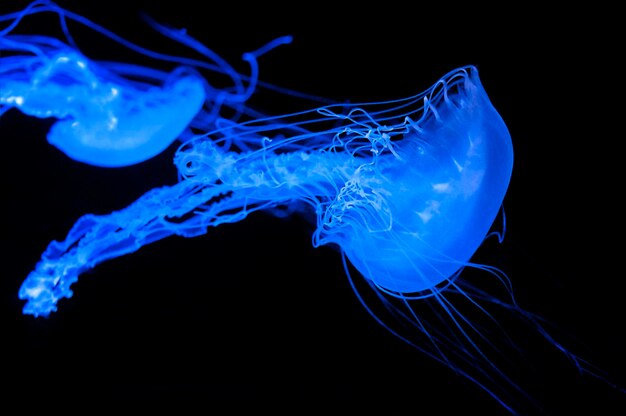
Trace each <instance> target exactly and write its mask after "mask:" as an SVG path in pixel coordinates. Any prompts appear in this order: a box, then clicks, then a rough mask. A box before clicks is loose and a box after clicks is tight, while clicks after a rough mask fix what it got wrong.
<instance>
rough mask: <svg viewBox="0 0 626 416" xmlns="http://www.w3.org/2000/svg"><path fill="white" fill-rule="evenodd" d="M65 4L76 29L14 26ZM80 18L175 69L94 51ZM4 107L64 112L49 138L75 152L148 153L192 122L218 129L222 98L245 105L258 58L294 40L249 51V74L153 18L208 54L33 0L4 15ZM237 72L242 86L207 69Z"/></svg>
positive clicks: (90, 158) (0, 94) (84, 155)
mask: <svg viewBox="0 0 626 416" xmlns="http://www.w3.org/2000/svg"><path fill="white" fill-rule="evenodd" d="M44 12H47V13H55V14H57V15H58V17H59V18H60V19H61V22H62V28H63V31H64V32H65V37H66V39H64V40H59V39H56V38H54V37H48V36H43V35H19V34H13V33H12V32H13V31H15V29H16V27H17V26H18V25H19V23H20V22H21V21H22V20H23V19H25V18H26V17H28V16H29V15H32V14H37V13H44ZM69 20H71V21H76V22H78V23H80V24H82V25H84V26H87V27H89V28H90V29H93V30H94V31H96V32H98V33H100V34H102V35H104V36H106V37H108V38H110V39H111V40H112V41H114V42H115V43H118V44H121V45H122V46H124V47H126V48H129V49H131V50H133V51H135V52H138V53H140V54H141V55H143V56H144V58H152V59H155V60H159V61H162V62H163V61H165V62H167V63H170V64H174V65H175V68H174V69H172V70H171V71H162V70H156V69H153V68H149V67H145V66H141V65H132V64H128V63H121V62H106V61H94V60H91V59H89V58H87V57H86V56H85V55H84V54H83V53H82V52H81V51H80V50H79V49H78V47H77V46H76V45H75V44H74V41H73V39H72V36H71V34H70V33H69V31H68V29H67V25H68V21H69ZM3 21H9V22H10V24H9V25H8V26H7V27H6V28H5V29H3V30H0V116H1V115H2V113H3V112H4V111H6V110H8V109H10V108H16V109H19V110H20V111H22V112H23V113H25V114H28V115H31V116H34V117H39V118H48V117H53V118H56V119H58V121H57V122H56V123H55V124H53V126H52V128H51V129H50V131H49V133H48V141H49V142H50V143H51V144H53V145H54V146H56V147H57V148H59V149H60V150H61V151H63V152H64V153H65V154H67V155H68V156H69V157H71V158H72V159H74V160H77V161H80V162H84V163H88V164H91V165H96V166H103V167H120V166H127V165H132V164H136V163H139V162H142V161H144V160H146V159H149V158H151V157H153V156H155V155H157V154H159V153H161V152H162V151H163V150H165V149H166V148H167V147H168V146H169V145H170V144H171V143H172V142H173V141H175V140H176V139H177V138H181V139H183V140H184V139H185V138H186V137H190V136H192V135H193V133H192V132H191V130H190V127H195V128H202V129H205V130H206V129H211V128H213V126H214V125H215V124H216V123H218V122H219V120H220V119H221V116H220V113H221V110H222V107H229V108H230V109H231V112H232V111H233V110H234V111H235V112H240V113H245V112H246V111H247V109H246V108H245V107H244V105H243V104H244V103H245V101H246V100H247V99H248V98H249V96H250V95H251V93H252V92H253V90H254V88H255V86H256V76H257V73H256V71H257V66H256V58H257V57H258V56H259V55H261V54H262V53H264V52H266V51H267V50H269V49H271V48H272V47H274V46H276V45H278V44H281V43H287V42H289V41H290V38H289V37H285V38H279V39H277V40H275V41H274V42H272V43H270V45H269V46H268V47H266V48H264V49H262V50H259V51H257V52H256V53H247V54H245V55H244V59H245V60H247V61H248V62H249V64H250V66H251V68H252V75H251V76H250V77H247V78H248V79H249V82H248V84H247V85H245V83H244V77H243V76H242V75H240V74H238V73H237V72H235V70H234V69H232V68H231V67H230V66H229V65H228V64H227V63H226V62H224V61H223V60H222V59H221V58H220V57H219V56H217V55H215V53H213V52H212V51H211V50H209V49H207V48H206V47H204V46H203V45H200V44H199V43H198V42H197V41H195V40H194V39H193V38H191V37H190V36H188V35H187V34H185V33H184V32H180V31H174V30H171V29H167V28H165V27H163V26H161V25H159V24H158V23H156V22H151V24H152V26H153V27H154V29H156V30H157V31H159V32H161V33H162V34H164V35H165V36H168V37H169V38H171V39H173V40H175V41H177V42H180V43H181V44H183V45H185V46H186V47H188V48H190V49H193V50H195V51H196V52H199V53H200V54H202V55H203V56H204V57H206V58H207V61H197V60H193V59H187V58H183V57H173V56H167V55H163V54H159V53H155V52H152V51H149V50H146V49H144V48H142V47H140V46H137V45H135V44H132V43H130V42H128V41H126V40H124V39H121V38H119V37H118V36H117V35H115V34H113V33H111V32H109V31H107V30H106V29H104V28H102V27H100V26H98V25H96V24H94V23H92V22H90V21H88V20H86V19H84V18H83V17H81V16H78V15H75V14H73V13H71V12H68V11H66V10H64V9H61V8H60V7H58V6H56V5H55V4H54V3H51V2H49V1H45V0H42V1H36V2H33V3H32V4H31V5H30V6H29V7H28V8H27V9H25V10H24V11H22V12H19V13H14V14H10V15H6V16H0V23H1V22H3ZM203 70H206V71H211V72H214V73H219V74H223V75H226V76H228V77H230V78H231V81H232V84H233V86H232V87H230V88H224V89H215V88H213V87H212V86H211V85H210V84H209V83H208V81H207V80H206V79H205V78H204V77H203V76H202V75H201V73H200V71H203Z"/></svg>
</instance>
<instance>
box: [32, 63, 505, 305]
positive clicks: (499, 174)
mask: <svg viewBox="0 0 626 416" xmlns="http://www.w3.org/2000/svg"><path fill="white" fill-rule="evenodd" d="M320 116H321V117H320ZM328 123H330V124H332V125H333V127H332V128H330V129H325V130H320V129H318V127H320V126H324V125H325V124H328ZM235 147H236V149H243V151H241V150H239V151H235V150H233V148H235ZM175 162H176V164H177V167H178V169H179V172H180V175H181V181H180V182H179V183H178V184H176V185H174V186H171V187H163V188H159V189H155V190H153V191H151V192H149V193H148V194H146V195H144V196H143V197H141V198H140V199H139V200H138V201H137V202H135V203H134V204H133V205H131V206H129V207H128V208H126V209H124V210H121V211H118V212H114V213H112V214H110V215H107V216H93V215H87V216H85V217H83V218H82V219H80V220H79V221H78V222H77V224H76V225H75V227H74V228H73V229H72V231H71V232H70V234H69V235H68V237H67V239H66V240H65V241H63V242H53V243H51V244H50V246H49V247H48V250H47V251H46V252H45V253H44V255H43V257H42V260H41V262H40V263H39V264H38V265H37V267H36V269H35V271H33V272H32V273H31V275H29V276H28V278H27V279H26V281H25V282H24V285H23V286H22V289H21V290H20V297H21V298H22V299H25V300H27V301H28V303H27V304H26V306H25V309H24V310H25V312H26V313H31V314H33V315H47V314H49V313H50V312H52V311H54V310H55V309H56V303H57V301H58V300H59V299H60V298H63V297H69V296H71V291H70V289H69V287H70V285H71V284H72V283H73V282H75V281H76V279H77V278H78V275H79V274H80V273H81V272H83V271H84V270H86V269H89V268H92V267H94V266H95V265H96V264H98V263H100V262H102V261H104V260H106V259H109V258H112V257H117V256H120V255H122V254H126V253H129V252H133V251H135V250H137V249H139V248H140V247H141V246H143V245H145V244H147V243H150V242H153V241H155V240H158V239H161V238H164V237H167V236H169V235H174V234H176V235H182V236H186V237H192V236H196V235H199V234H203V233H205V232H206V229H207V227H209V226H217V225H219V224H222V223H225V222H236V221H240V220H242V219H244V218H245V217H246V216H247V215H248V214H249V213H250V212H253V211H257V210H278V209H281V208H287V209H289V210H290V211H298V212H301V213H302V214H305V215H310V216H311V218H312V220H313V221H315V222H316V224H317V229H316V231H315V233H314V236H313V242H314V245H316V246H318V245H322V244H335V245H336V246H338V247H339V248H340V249H341V251H342V252H344V253H345V254H346V255H347V257H348V258H349V259H350V261H351V262H352V263H353V264H354V266H356V268H357V269H358V270H359V271H360V272H361V273H362V274H363V276H364V277H366V278H367V279H369V280H371V281H372V282H373V283H375V284H376V285H378V286H379V287H380V288H381V289H384V290H386V291H388V292H395V293H398V294H400V293H407V292H409V293H413V292H421V291H425V290H431V289H433V288H436V287H437V285H439V284H440V283H442V282H445V281H448V280H449V279H451V278H453V277H454V276H455V275H456V273H457V272H458V271H459V270H460V269H461V268H462V267H464V266H465V265H467V264H468V261H469V259H470V257H471V256H472V254H473V253H474V251H475V250H476V249H477V248H478V246H479V245H480V244H481V242H482V241H483V239H484V238H485V236H486V234H487V233H488V231H489V228H490V227H491V224H492V223H493V221H494V218H495V217H496V214H497V213H498V210H499V208H500V205H501V203H502V200H503V198H504V195H505V192H506V189H507V185H508V182H509V178H510V174H511V168H512V148H511V140H510V136H509V134H508V131H507V129H506V127H505V125H504V123H503V122H502V120H501V118H500V117H499V116H498V114H497V113H496V111H495V110H494V109H493V107H492V106H491V104H490V103H489V100H488V98H487V96H486V94H485V92H484V90H483V88H482V86H481V84H480V81H479V78H478V73H477V71H476V69H475V68H473V67H466V68H461V69H458V70H456V71H453V72H451V73H450V74H448V75H446V76H445V77H444V78H443V79H441V80H440V81H439V82H438V83H437V84H435V86H434V87H433V88H432V89H430V90H429V91H427V92H425V93H424V94H419V95H417V96H413V97H409V98H407V99H404V100H398V101H394V102H388V103H371V104H352V105H331V106H326V107H322V108H318V109H316V110H314V111H310V112H305V113H299V114H292V115H288V116H283V117H275V118H271V119H264V120H253V121H251V122H248V123H242V124H233V125H231V126H229V127H227V128H224V129H222V130H219V131H216V132H214V133H213V134H212V135H211V136H202V137H198V138H195V139H193V140H189V141H188V142H186V143H185V144H184V145H183V146H181V148H180V149H179V150H178V152H177V155H176V158H175ZM312 213H314V214H312Z"/></svg>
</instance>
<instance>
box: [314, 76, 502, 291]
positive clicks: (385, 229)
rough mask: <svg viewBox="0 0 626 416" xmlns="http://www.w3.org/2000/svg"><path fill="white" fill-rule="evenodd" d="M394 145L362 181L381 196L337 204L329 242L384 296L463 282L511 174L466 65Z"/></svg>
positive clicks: (435, 91)
mask: <svg viewBox="0 0 626 416" xmlns="http://www.w3.org/2000/svg"><path fill="white" fill-rule="evenodd" d="M389 146H390V149H392V150H393V152H388V153H387V154H386V155H385V156H384V157H381V158H379V159H378V160H377V161H376V164H374V165H372V166H370V167H369V169H368V170H367V173H365V174H364V175H363V174H362V173H363V172H361V176H360V177H359V178H358V181H359V186H360V191H361V194H362V195H368V196H369V197H374V198H370V203H366V204H357V203H355V202H354V201H348V200H346V199H345V198H339V199H338V200H336V201H335V202H334V204H335V205H339V207H334V208H335V211H337V210H340V211H341V216H340V218H335V219H334V221H332V222H330V223H329V224H331V225H330V226H327V227H326V228H325V233H326V234H327V236H326V239H327V240H328V241H329V242H335V243H337V244H338V245H339V246H340V247H341V249H342V250H343V251H344V253H345V254H346V255H347V257H348V259H349V260H350V262H351V263H352V264H353V265H354V266H355V267H356V269H357V270H359V272H360V273H361V274H362V275H363V276H364V277H365V278H367V279H370V280H371V281H372V282H373V283H375V284H376V285H377V286H379V287H380V288H381V289H384V290H386V291H388V292H395V293H404V294H406V293H418V292H423V291H425V290H429V289H433V288H435V287H437V286H438V285H440V284H441V283H443V282H445V281H448V279H451V278H453V277H454V276H455V275H457V274H458V272H459V271H460V270H461V269H462V268H463V267H464V266H465V265H467V264H468V262H469V261H470V258H471V257H472V256H473V255H474V253H475V251H476V250H477V249H478V247H479V246H480V245H481V243H482V242H483V240H484V238H485V236H486V235H487V234H488V232H489V230H490V228H491V227H492V224H493V221H494V219H495V218H496V216H497V214H498V211H499V210H500V207H501V205H502V202H503V199H504V196H505V194H506V191H507V188H508V184H509V180H510V177H511V172H512V165H513V149H512V142H511V137H510V135H509V132H508V129H507V127H506V125H505V123H504V121H503V120H502V118H501V117H500V115H499V114H498V113H497V111H496V110H495V108H494V107H493V105H492V104H491V102H490V100H489V98H488V96H487V94H486V92H485V90H484V88H483V87H482V85H481V82H480V79H479V76H478V71H477V69H476V68H475V67H467V68H462V69H459V70H456V71H453V72H451V73H450V74H448V75H447V76H445V77H443V78H442V79H441V80H440V81H439V82H438V83H437V84H435V85H434V86H433V87H432V89H431V90H430V91H428V92H427V93H426V94H425V97H424V108H423V112H422V114H421V118H420V119H419V120H415V121H411V122H409V123H407V125H406V131H405V132H404V134H403V135H402V138H401V139H400V140H396V141H393V142H390V143H389ZM368 177H369V178H368ZM374 179H375V180H374ZM363 188H367V189H366V190H364V189H363ZM337 219H339V220H340V221H337Z"/></svg>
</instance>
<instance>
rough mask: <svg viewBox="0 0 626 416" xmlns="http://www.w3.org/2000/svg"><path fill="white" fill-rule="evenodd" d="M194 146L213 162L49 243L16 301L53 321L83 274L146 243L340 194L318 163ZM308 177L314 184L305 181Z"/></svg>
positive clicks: (304, 157) (299, 156) (329, 170)
mask: <svg viewBox="0 0 626 416" xmlns="http://www.w3.org/2000/svg"><path fill="white" fill-rule="evenodd" d="M196 145H197V147H196V150H198V149H201V150H202V151H203V157H204V160H206V158H207V157H212V162H214V163H212V164H209V165H208V166H204V167H205V169H201V168H199V166H202V164H199V163H198V162H195V163H194V164H191V163H186V162H185V164H187V168H188V172H187V173H188V174H189V175H193V177H191V176H190V177H189V178H188V179H186V180H184V181H181V182H179V183H177V184H175V185H173V186H169V187H161V188H156V189H153V190H151V191H150V192H148V193H146V194H144V195H143V196H142V197H140V198H139V199H138V200H137V201H135V202H134V203H133V204H131V205H130V206H128V207H127V208H125V209H122V210H119V211H116V212H113V213H111V214H109V215H85V216H83V217H81V218H80V219H79V220H78V221H77V222H76V224H75V225H74V227H73V228H72V230H71V231H70V232H69V234H68V235H67V237H66V239H65V240H64V241H61V242H59V241H53V242H51V243H50V245H49V246H48V248H47V249H46V251H45V252H44V253H43V255H42V258H41V260H40V261H39V263H37V265H36V267H35V270H34V271H33V272H31V273H30V274H29V275H28V277H27V278H26V280H25V281H24V283H23V284H22V287H21V288H20V291H19V297H20V298H21V299H23V300H26V301H27V303H26V305H25V306H24V313H26V314H32V315H34V316H47V315H49V314H50V313H51V312H54V311H56V304H57V302H58V301H59V300H60V299H62V298H69V297H71V296H72V291H71V289H70V286H71V285H72V284H73V283H74V282H76V281H77V280H78V277H79V275H80V274H81V273H83V272H84V271H86V270H88V269H91V268H93V267H95V266H96V265H97V264H99V263H101V262H103V261H105V260H108V259H112V258H116V257H119V256H123V255H125V254H129V253H132V252H135V251H137V250H138V249H139V248H141V247H142V246H144V245H146V244H149V243H152V242H154V241H157V240H160V239H163V238H165V237H169V236H172V235H178V236H183V237H194V236H198V235H202V234H205V233H206V232H207V228H208V227H216V226H218V225H220V224H223V223H232V222H237V221H240V220H243V219H244V218H246V217H247V216H248V215H249V214H250V213H252V212H255V211H259V210H267V209H275V208H276V207H278V206H280V205H282V204H284V205H289V204H292V203H297V201H298V200H299V198H301V197H302V195H303V194H317V195H318V196H320V197H326V198H329V197H330V196H331V195H332V194H333V193H334V192H335V191H334V189H332V187H330V186H329V183H330V182H329V177H330V176H332V175H333V171H337V172H339V171H340V170H336V169H334V167H332V166H329V165H328V164H327V163H325V164H323V165H320V160H319V157H316V156H311V155H309V154H306V153H304V152H299V153H292V154H285V155H277V156H274V157H273V158H271V160H270V162H269V164H268V161H267V159H263V158H258V157H254V156H253V157H252V160H253V161H252V162H250V161H248V162H247V163H246V164H245V165H242V164H241V163H239V164H238V163H237V161H236V160H234V159H231V156H232V155H227V154H223V153H222V152H220V151H219V150H218V149H216V148H215V146H214V145H213V144H212V142H210V141H204V142H203V143H202V144H196ZM189 160H191V159H190V158H189V155H188V156H187V159H186V161H189ZM231 162H232V163H231ZM218 164H219V165H218ZM216 167H217V169H215V168H216ZM269 167H271V169H272V171H269V170H268V168H269ZM315 172H317V173H315ZM235 173H236V174H237V175H235ZM303 176H307V177H308V179H309V180H308V181H306V182H304V181H301V178H302V177H303ZM296 178H300V179H296ZM296 181H298V182H296Z"/></svg>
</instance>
